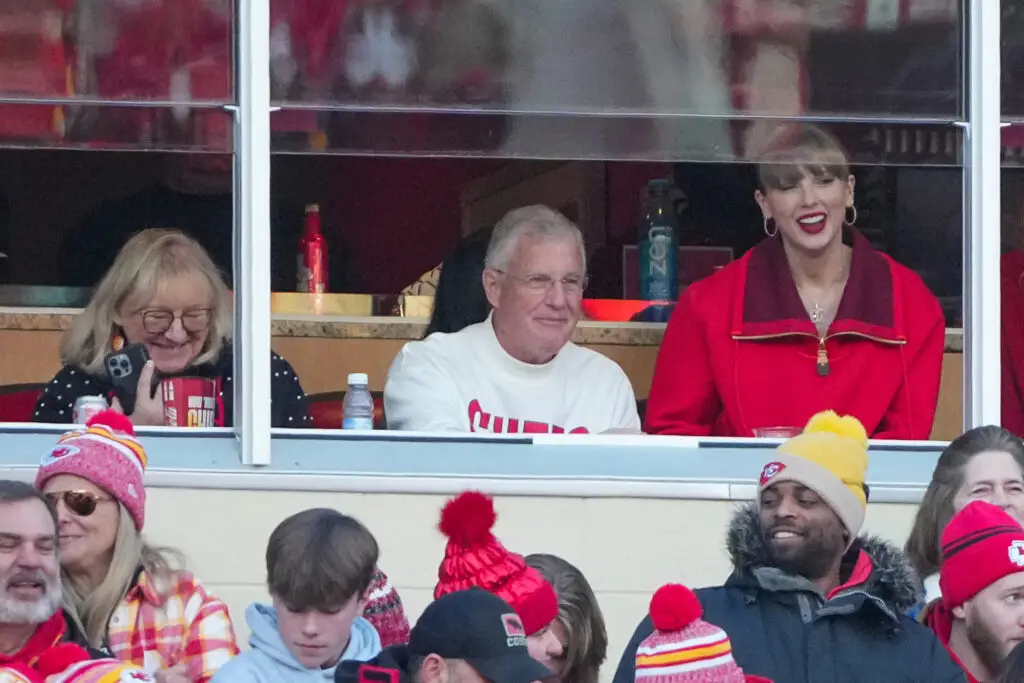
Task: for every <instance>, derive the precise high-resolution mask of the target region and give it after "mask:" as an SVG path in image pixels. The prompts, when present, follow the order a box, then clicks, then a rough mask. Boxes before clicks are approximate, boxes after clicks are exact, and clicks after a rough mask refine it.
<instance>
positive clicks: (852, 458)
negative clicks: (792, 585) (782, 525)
mask: <svg viewBox="0 0 1024 683" xmlns="http://www.w3.org/2000/svg"><path fill="white" fill-rule="evenodd" d="M867 469H868V434H867V431H866V430H865V429H864V425H862V424H861V423H860V421H859V420H858V419H857V418H855V417H852V416H850V415H846V416H843V417H840V416H839V415H837V414H836V413H835V412H834V411H831V410H826V411H824V412H821V413H818V414H817V415H815V416H814V417H812V418H811V419H810V421H809V422H808V423H807V426H806V427H804V431H803V432H802V433H801V434H799V435H798V436H794V437H793V438H792V439H790V440H788V441H786V442H784V443H783V444H782V445H780V446H779V447H778V449H776V451H775V455H774V456H773V457H772V460H771V461H770V462H768V464H766V465H765V466H764V469H762V470H761V477H760V481H759V486H758V494H760V493H761V492H762V491H764V490H765V489H766V488H768V487H769V486H771V485H772V484H774V483H776V482H780V481H795V482H798V483H800V484H803V485H804V486H806V487H807V488H809V489H811V490H812V491H814V492H815V493H817V494H818V495H819V496H821V498H822V499H823V500H824V501H825V502H826V503H828V505H829V507H831V508H832V510H833V511H835V513H836V516H837V517H839V520H840V521H841V522H842V523H843V526H845V527H846V530H847V532H849V535H850V543H853V541H854V539H855V538H856V537H857V534H858V533H860V529H861V527H862V526H863V524H864V513H865V510H866V508H867V504H868V497H867V487H866V486H865V479H866V476H867ZM758 503H759V504H760V495H758Z"/></svg>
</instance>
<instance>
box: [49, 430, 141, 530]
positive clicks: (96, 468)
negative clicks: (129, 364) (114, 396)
mask: <svg viewBox="0 0 1024 683" xmlns="http://www.w3.org/2000/svg"><path fill="white" fill-rule="evenodd" d="M147 462H148V458H147V457H146V451H145V449H143V448H142V444H140V443H139V442H138V441H136V439H135V429H134V428H133V427H132V423H131V420H129V419H128V418H127V417H125V416H124V415H122V414H121V413H119V412H117V411H114V410H104V411H103V412H101V413H98V414H97V415H96V416H95V417H93V418H92V419H91V420H89V422H88V424H87V425H86V428H85V429H76V430H74V431H71V432H68V433H66V434H64V436H62V437H60V440H58V441H57V445H56V446H54V447H53V449H52V450H50V452H49V453H47V454H46V455H45V456H44V457H43V460H42V462H40V463H39V471H38V472H37V473H36V488H39V489H41V488H43V486H44V485H45V484H46V482H47V481H49V480H50V479H52V478H53V477H55V476H57V475H58V474H72V475H75V476H77V477H82V478H83V479H86V480H88V481H90V482H92V483H93V484H95V485H96V486H99V487H100V488H101V489H103V490H104V491H106V492H107V493H109V494H110V495H111V496H113V497H114V498H116V499H117V500H118V501H120V503H121V504H122V505H124V507H125V509H127V510H128V514H130V515H131V517H132V519H133V520H134V521H135V526H136V528H138V530H139V531H142V527H143V525H144V524H145V521H146V487H145V485H144V483H143V475H144V474H145V472H146V464H147Z"/></svg>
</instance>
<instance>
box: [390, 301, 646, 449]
mask: <svg viewBox="0 0 1024 683" xmlns="http://www.w3.org/2000/svg"><path fill="white" fill-rule="evenodd" d="M384 413H385V415H386V417H387V423H388V429H400V430H410V431H423V432H471V431H472V432H491V433H502V434H516V433H530V434H537V433H540V434H548V433H561V432H576V433H581V432H582V433H592V434H596V433H599V432H603V431H605V430H606V429H612V428H619V429H635V430H639V429H640V417H639V416H638V415H637V411H636V398H635V396H634V394H633V387H632V385H631V384H630V383H629V378H628V377H626V373H624V372H623V371H622V368H620V367H619V366H618V364H617V363H615V361H613V360H611V359H610V358H607V357H605V356H602V355H601V354H600V353H597V352H596V351H591V350H590V349H584V348H580V347H579V346H576V345H575V344H573V343H568V344H566V345H565V347H564V348H562V350H561V351H559V352H558V355H557V356H555V357H554V358H553V359H552V360H551V361H549V362H547V363H545V364H543V365H531V364H529V363H523V362H521V361H518V360H516V359H515V358H513V357H512V356H510V355H508V353H506V352H505V350H504V349H503V348H502V347H501V345H500V344H499V343H498V338H497V337H496V336H495V334H494V328H493V327H492V325H491V320H490V318H488V319H487V320H485V321H484V322H482V323H478V324H476V325H470V326H469V327H467V328H465V329H463V330H461V331H459V332H456V333H454V334H443V333H440V332H438V333H435V334H432V335H430V336H429V337H427V338H426V339H424V340H423V341H416V342H410V343H408V344H406V345H405V346H404V347H403V348H402V350H401V351H400V352H399V353H398V356H397V357H396V358H395V360H394V362H393V363H392V364H391V370H390V371H389V372H388V381H387V384H386V385H385V387H384Z"/></svg>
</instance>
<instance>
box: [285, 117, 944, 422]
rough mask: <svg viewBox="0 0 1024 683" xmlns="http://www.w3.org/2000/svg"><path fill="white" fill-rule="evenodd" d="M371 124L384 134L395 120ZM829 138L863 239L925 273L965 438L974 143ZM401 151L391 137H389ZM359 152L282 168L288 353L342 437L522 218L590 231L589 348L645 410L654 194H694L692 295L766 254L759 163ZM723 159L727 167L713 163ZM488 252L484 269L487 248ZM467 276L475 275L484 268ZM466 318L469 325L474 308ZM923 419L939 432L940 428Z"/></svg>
mask: <svg viewBox="0 0 1024 683" xmlns="http://www.w3.org/2000/svg"><path fill="white" fill-rule="evenodd" d="M366 116H367V121H368V122H369V120H370V117H371V116H379V115H374V114H369V113H367V114H366ZM382 118H384V119H386V118H387V117H386V116H383V117H382ZM463 118H466V117H463ZM685 121H689V122H693V120H692V119H689V120H684V119H680V124H681V125H680V130H682V131H685V130H686V128H685V126H683V125H682V124H683V123H684V122H685ZM739 123H740V124H741V125H739V126H737V129H738V130H740V131H741V132H742V131H743V130H744V129H745V127H749V122H739ZM366 130H367V131H369V130H370V128H369V125H368V126H367V129H366ZM827 130H828V131H829V132H831V133H833V134H834V135H835V136H836V137H837V138H838V139H839V140H840V143H841V144H842V146H843V147H844V148H845V150H846V153H847V154H848V155H849V157H850V159H851V170H852V173H853V175H854V178H855V192H854V196H855V206H856V216H853V214H852V212H851V214H850V215H851V220H853V221H854V222H855V224H856V228H857V229H858V230H859V231H860V233H861V234H863V235H864V236H865V237H867V238H868V240H869V241H870V242H871V244H872V245H873V246H874V248H875V249H878V250H880V251H882V252H883V253H885V254H888V255H889V256H891V257H892V258H893V259H895V260H896V261H897V262H898V263H900V264H902V265H904V266H907V267H908V268H910V269H911V270H912V271H914V272H915V273H916V274H917V276H919V277H920V278H921V279H922V280H923V281H924V283H925V285H926V287H927V288H928V289H929V290H930V291H931V293H932V295H934V296H935V297H936V299H937V300H938V307H939V308H940V309H941V311H942V314H943V317H944V318H945V325H944V327H945V328H947V330H946V334H945V339H944V340H943V350H944V354H943V361H942V366H941V369H940V368H938V367H936V368H935V372H934V373H932V374H933V375H934V376H932V377H931V381H932V382H933V389H934V386H938V385H939V382H940V377H939V375H938V374H936V373H939V372H941V388H940V389H939V390H938V391H939V394H938V399H937V400H938V406H939V407H938V412H937V417H936V419H935V430H934V431H933V432H932V435H933V436H936V437H937V438H950V437H952V436H955V434H956V431H958V430H959V425H960V424H961V420H960V413H961V402H962V391H961V382H960V377H961V375H960V372H961V368H962V363H961V358H962V356H961V355H960V354H961V349H962V334H961V332H960V330H959V328H960V327H961V326H962V263H961V261H962V244H961V243H962V220H963V202H962V192H961V187H962V182H963V181H962V172H961V169H960V157H959V155H960V148H961V139H960V133H959V129H958V128H957V127H955V126H943V125H915V126H911V125H899V124H892V125H883V124H878V125H875V124H852V123H844V124H836V125H832V126H828V127H827ZM748 132H749V134H750V135H752V136H753V135H754V134H755V132H752V131H748ZM386 138H387V135H386V134H383V133H382V135H381V139H386ZM367 147H370V145H367ZM752 148H756V146H753V147H752ZM360 151H361V152H363V154H350V153H345V154H319V155H313V154H299V153H289V154H276V155H275V156H274V157H273V163H272V179H273V194H272V197H273V205H274V215H275V217H277V218H276V220H275V223H274V225H273V230H274V239H275V241H276V242H275V243H276V246H275V247H274V252H275V253H276V252H278V251H282V252H283V253H284V256H283V257H282V259H281V261H280V267H281V271H280V272H277V271H275V283H276V284H275V292H276V293H275V295H274V298H273V301H274V303H273V305H274V314H275V316H274V318H275V319H274V335H275V336H274V348H275V349H276V350H277V351H278V352H280V353H282V354H283V355H284V356H285V357H287V358H288V360H289V361H290V362H291V364H292V366H293V368H294V369H295V371H296V372H297V373H298V375H299V376H300V377H301V382H302V385H303V386H304V387H305V388H306V390H307V391H309V392H310V393H311V394H313V396H312V397H311V411H312V415H313V418H314V420H315V422H316V425H317V426H320V427H328V428H337V427H338V426H339V425H340V424H341V415H342V398H343V395H344V392H345V389H346V381H347V375H348V373H350V372H365V373H367V374H368V375H369V388H370V390H371V392H374V397H375V398H376V399H377V400H378V408H379V407H380V405H379V404H380V399H381V398H382V396H381V393H380V392H382V391H383V389H384V386H385V382H386V378H387V374H388V369H389V367H390V366H391V363H392V361H393V360H394V358H395V356H396V354H397V353H398V352H399V350H400V349H401V348H402V346H403V345H404V344H406V343H409V342H414V341H416V340H419V339H421V338H422V337H423V335H424V334H425V332H426V330H427V323H428V319H429V316H430V314H431V311H432V309H433V308H434V307H436V306H437V298H436V297H435V293H436V292H437V289H436V287H437V284H438V282H439V281H440V277H441V276H442V275H443V274H444V273H445V272H446V271H445V264H446V263H447V262H448V261H447V260H448V259H449V258H458V257H456V256H455V255H456V254H457V253H463V254H465V253H468V252H470V251H472V243H473V242H474V240H476V239H477V238H478V237H479V236H480V235H485V234H486V233H487V231H488V230H489V229H490V228H491V227H493V225H494V224H495V222H496V221H497V220H498V219H499V218H500V217H501V216H502V215H503V214H504V213H505V212H506V211H508V210H509V209H512V208H516V207H518V206H523V205H529V204H535V203H542V204H547V205H549V206H552V207H555V208H557V209H559V210H560V211H562V212H563V213H564V214H565V215H566V216H568V217H570V219H571V220H573V221H574V222H576V223H577V224H578V225H579V227H580V228H581V231H582V232H583V235H584V238H585V240H586V243H587V251H588V261H587V274H588V276H589V283H588V285H587V288H586V290H585V294H584V302H583V304H582V311H583V316H584V318H585V319H584V320H583V321H581V322H580V323H579V325H578V326H577V328H576V331H575V333H574V340H575V341H576V342H577V343H578V344H581V345H583V346H585V347H588V348H592V349H595V350H597V351H599V352H601V353H603V354H605V355H606V356H608V357H610V358H612V359H613V360H614V361H615V362H617V363H618V364H619V365H620V366H621V367H622V368H623V369H624V370H625V372H626V374H627V376H628V377H629V378H630V381H631V383H632V386H633V389H634V392H635V394H636V396H637V398H638V399H639V400H640V402H641V403H640V405H641V408H642V407H643V405H644V404H643V401H644V400H645V399H646V398H647V396H648V392H649V389H650V387H651V383H652V378H653V373H654V368H655V360H656V358H657V355H658V351H659V345H660V344H661V342H662V337H663V336H664V333H665V325H664V323H663V322H662V323H658V322H649V321H650V320H651V318H649V317H645V315H643V314H641V315H638V312H641V311H644V310H645V308H646V305H645V304H644V303H643V302H641V301H638V299H640V296H639V294H638V287H639V285H638V281H639V267H640V266H639V262H638V260H637V258H638V257H637V242H638V237H639V231H640V230H639V229H640V226H641V216H642V206H643V204H642V201H641V197H642V195H643V192H644V189H645V187H646V186H647V184H648V182H649V181H651V180H653V179H659V178H662V179H664V178H668V179H671V180H672V181H673V182H674V184H675V185H676V186H677V187H678V188H679V190H681V192H682V193H683V195H684V197H685V200H684V201H683V202H681V204H680V209H681V233H680V260H679V263H680V264H682V265H681V267H680V270H681V271H683V275H682V276H681V279H680V282H681V291H685V290H686V288H687V287H688V286H690V285H691V284H692V283H693V282H696V281H699V280H702V279H704V278H707V277H711V276H713V275H714V274H715V273H716V272H717V270H718V269H720V268H721V267H723V266H726V265H728V264H729V263H731V262H733V261H734V260H736V259H739V258H741V257H742V256H743V255H744V254H745V253H748V252H749V250H750V249H752V248H753V247H755V246H757V245H758V244H760V243H762V242H764V241H765V240H766V239H767V238H766V237H765V234H764V225H763V217H762V215H761V210H760V208H759V206H758V204H757V202H756V201H755V197H754V192H755V189H756V188H757V169H756V166H755V165H754V164H752V163H750V162H751V158H750V155H749V154H746V155H745V156H743V157H741V158H737V157H736V156H735V155H733V156H732V158H729V159H724V158H716V159H711V158H709V157H708V155H703V156H702V155H696V154H694V155H692V156H691V157H689V158H687V157H683V160H676V161H666V160H658V159H655V160H653V161H651V160H647V161H622V160H607V159H604V160H597V159H588V160H579V159H567V158H561V159H545V160H542V161H539V160H535V159H534V160H525V159H494V158H466V157H459V158H451V157H448V158H437V157H431V158H424V157H409V156H402V155H400V154H395V155H376V156H368V155H366V154H368V152H367V150H366V149H361V150H360ZM392 151H397V150H392ZM481 156H482V155H481ZM711 160H714V161H718V162H719V163H707V162H708V161H711ZM313 204H316V205H317V208H318V210H319V217H320V225H321V228H322V232H323V234H324V236H325V238H326V242H327V247H328V255H329V258H328V268H327V273H328V287H327V290H328V292H329V293H328V294H325V295H318V296H316V297H310V296H308V295H302V294H296V293H295V290H296V289H297V288H298V287H297V284H296V285H292V284H291V283H290V281H291V279H292V277H293V275H294V272H295V271H294V265H293V264H294V260H293V258H292V257H293V255H297V254H298V253H299V243H300V239H301V232H302V222H303V214H304V207H306V206H309V205H313ZM480 242H481V244H480V248H478V249H476V251H475V253H476V254H477V258H478V259H479V258H482V251H483V249H484V248H485V247H486V238H480ZM457 249H458V250H459V251H456V250H457ZM477 265H478V267H479V264H477ZM450 272H454V271H450ZM466 272H468V273H473V271H472V268H467V271H466ZM464 277H465V278H467V279H465V280H464V282H463V283H462V287H460V288H458V289H459V291H460V292H461V293H462V294H463V295H465V294H466V293H467V292H476V294H480V295H482V286H481V284H480V279H479V275H478V274H469V275H466V276H464ZM279 285H280V286H282V287H283V288H284V289H285V290H286V291H281V290H280V289H278V288H277V287H278V286H279ZM478 298H480V297H478ZM464 306H465V307H466V310H468V309H469V307H470V306H471V304H470V303H469V302H468V301H467V302H465V303H464ZM483 315H486V310H485V312H484V313H483ZM587 318H589V319H587ZM473 322H476V321H475V320H474V321H473ZM325 357H329V358H332V359H335V360H334V361H333V362H332V363H331V364H330V366H329V367H327V366H325V365H324V364H323V363H322V361H321V360H320V359H322V358H325ZM930 410H931V408H929V409H928V411H930ZM467 411H468V407H467ZM527 419H529V417H527ZM922 419H925V420H927V419H931V415H930V413H929V415H928V416H926V417H924V418H922ZM521 423H522V422H521V421H520V423H519V424H521Z"/></svg>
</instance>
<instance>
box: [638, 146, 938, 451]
mask: <svg viewBox="0 0 1024 683" xmlns="http://www.w3.org/2000/svg"><path fill="white" fill-rule="evenodd" d="M765 150H766V151H765V152H764V154H762V155H761V163H760V165H759V171H758V175H759V185H760V189H758V190H757V191H756V192H755V193H754V197H755V199H756V200H757V203H758V205H759V206H760V207H761V212H762V214H763V215H764V230H765V233H766V235H767V239H765V240H764V241H762V242H761V244H759V245H758V246H757V247H755V248H754V249H752V250H750V251H749V252H748V253H747V254H745V255H744V256H743V257H742V258H741V259H739V260H738V261H735V262H734V263H732V264H730V265H729V266H727V267H726V268H724V269H723V270H721V271H720V272H718V273H716V274H715V275H713V276H711V277H709V278H707V279H705V280H702V281H700V282H697V283H695V284H693V285H691V286H690V287H689V288H688V289H687V290H686V292H685V293H684V294H683V295H682V297H680V299H679V302H678V304H677V306H676V310H675V312H674V313H673V315H672V319H671V320H670V322H669V324H668V329H667V330H666V332H665V338H664V340H663V341H662V344H661V350H660V352H659V354H658V362H657V365H656V367H655V371H654V381H653V384H652V386H651V393H650V398H649V400H648V404H647V424H646V430H647V431H648V432H650V433H654V434H686V435H695V436H707V435H711V436H742V437H750V436H755V430H758V429H761V428H766V427H799V426H801V425H804V424H806V422H807V420H808V419H809V418H810V417H811V415H814V414H815V413H817V412H819V411H821V410H826V409H832V410H835V411H837V412H839V413H840V414H844V415H845V414H849V415H854V416H855V417H857V419H859V420H860V421H861V422H862V423H863V424H864V426H865V428H866V429H867V430H868V432H869V434H871V436H872V438H878V439H927V438H928V436H929V434H930V432H931V428H932V422H933V420H934V418H935V407H936V404H937V402H938V394H939V377H940V374H941V370H942V353H943V346H944V338H945V321H944V319H943V316H942V311H941V309H940V308H939V303H938V301H937V300H936V298H935V296H934V295H932V293H931V292H930V291H928V288H927V287H926V286H925V285H924V283H923V282H922V281H921V278H919V277H918V276H917V275H916V274H915V273H914V272H912V271H911V270H909V269H908V268H905V267H904V266H901V265H899V264H898V263H896V262H895V261H893V260H892V259H891V258H889V257H888V256H886V255H885V254H883V253H881V252H879V251H876V250H875V249H874V248H873V247H872V246H871V244H870V243H869V242H868V240H867V239H866V238H865V237H864V236H862V235H861V234H860V233H859V232H858V231H857V230H856V229H855V228H854V227H853V224H854V223H855V222H856V220H857V211H856V208H855V206H854V179H853V176H852V175H850V171H849V165H848V162H847V160H846V156H845V154H844V153H843V151H842V149H841V148H840V146H839V144H838V143H837V142H836V141H835V140H833V139H832V138H831V137H830V136H829V135H828V134H827V133H825V132H824V131H822V130H820V129H818V128H816V127H813V126H787V127H785V128H782V129H780V130H779V131H777V132H776V133H775V134H774V135H773V136H772V138H771V139H770V140H769V142H768V144H767V145H766V146H765Z"/></svg>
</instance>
